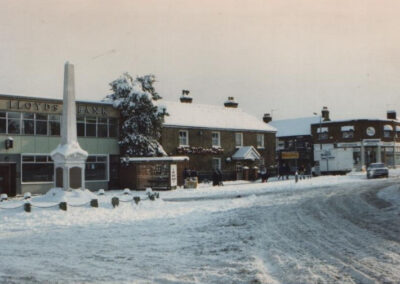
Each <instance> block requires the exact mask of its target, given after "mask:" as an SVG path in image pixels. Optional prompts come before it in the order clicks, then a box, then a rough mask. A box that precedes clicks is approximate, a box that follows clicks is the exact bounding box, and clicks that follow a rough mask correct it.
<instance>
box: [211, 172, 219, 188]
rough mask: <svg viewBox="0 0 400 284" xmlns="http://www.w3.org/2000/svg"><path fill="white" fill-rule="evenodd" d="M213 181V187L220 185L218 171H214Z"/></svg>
mask: <svg viewBox="0 0 400 284" xmlns="http://www.w3.org/2000/svg"><path fill="white" fill-rule="evenodd" d="M212 181H213V186H216V185H219V175H218V172H217V170H214V171H213V174H212Z"/></svg>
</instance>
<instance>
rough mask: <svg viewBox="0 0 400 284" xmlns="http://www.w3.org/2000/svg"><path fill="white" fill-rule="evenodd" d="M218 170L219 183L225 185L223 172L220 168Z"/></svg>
mask: <svg viewBox="0 0 400 284" xmlns="http://www.w3.org/2000/svg"><path fill="white" fill-rule="evenodd" d="M217 172H218V185H224V184H223V182H222V180H223V176H222V172H221V170H220V169H218V170H217Z"/></svg>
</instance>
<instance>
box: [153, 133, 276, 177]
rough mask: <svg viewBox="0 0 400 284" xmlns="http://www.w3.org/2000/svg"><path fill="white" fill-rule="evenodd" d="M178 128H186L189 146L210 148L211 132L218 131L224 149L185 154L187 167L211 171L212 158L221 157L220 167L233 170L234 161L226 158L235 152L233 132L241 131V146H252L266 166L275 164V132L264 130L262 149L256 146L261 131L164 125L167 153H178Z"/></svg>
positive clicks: (224, 169) (164, 144) (162, 136)
mask: <svg viewBox="0 0 400 284" xmlns="http://www.w3.org/2000/svg"><path fill="white" fill-rule="evenodd" d="M179 130H188V132H189V146H191V147H193V146H194V147H203V148H212V144H211V135H212V132H214V131H218V132H220V137H221V138H220V139H221V147H222V148H223V149H224V151H223V153H221V154H185V155H187V156H189V159H190V160H189V167H190V168H191V169H195V170H197V171H198V172H199V174H201V172H209V173H211V170H212V169H211V166H212V158H221V167H222V169H223V171H234V170H235V162H234V161H231V162H228V161H227V160H226V159H227V158H228V157H232V155H233V154H234V153H235V152H236V150H237V148H236V147H235V133H236V132H241V133H243V146H254V148H256V150H257V151H258V152H259V153H260V155H261V156H262V157H263V158H264V161H265V164H266V165H267V166H270V165H274V164H275V133H265V132H264V149H260V148H257V134H260V133H262V132H252V131H233V130H212V129H193V128H182V127H181V128H176V127H164V128H163V129H162V135H161V144H162V146H163V147H164V150H165V151H166V152H167V154H168V155H173V156H176V155H179V154H178V152H177V147H178V145H179V135H178V133H179Z"/></svg>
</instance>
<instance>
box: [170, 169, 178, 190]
mask: <svg viewBox="0 0 400 284" xmlns="http://www.w3.org/2000/svg"><path fill="white" fill-rule="evenodd" d="M170 175H171V187H176V186H177V185H178V170H177V166H176V164H171V174H170Z"/></svg>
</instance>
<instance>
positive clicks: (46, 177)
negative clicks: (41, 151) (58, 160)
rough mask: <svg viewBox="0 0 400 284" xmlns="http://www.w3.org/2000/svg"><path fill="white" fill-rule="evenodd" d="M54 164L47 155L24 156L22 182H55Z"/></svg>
mask: <svg viewBox="0 0 400 284" xmlns="http://www.w3.org/2000/svg"><path fill="white" fill-rule="evenodd" d="M53 174H54V164H53V161H52V160H51V158H50V156H47V155H22V182H51V181H53Z"/></svg>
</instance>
